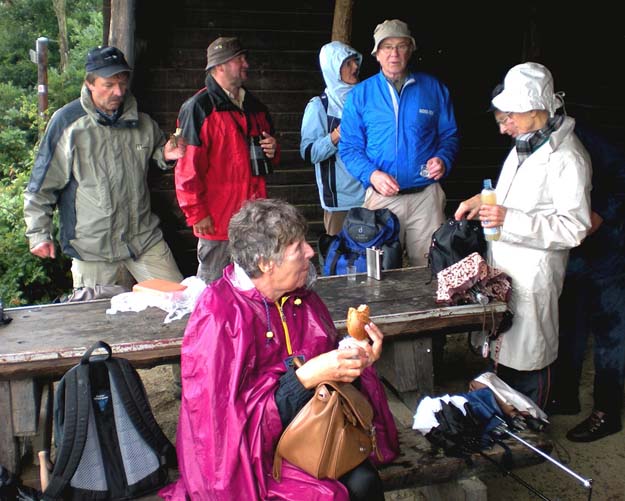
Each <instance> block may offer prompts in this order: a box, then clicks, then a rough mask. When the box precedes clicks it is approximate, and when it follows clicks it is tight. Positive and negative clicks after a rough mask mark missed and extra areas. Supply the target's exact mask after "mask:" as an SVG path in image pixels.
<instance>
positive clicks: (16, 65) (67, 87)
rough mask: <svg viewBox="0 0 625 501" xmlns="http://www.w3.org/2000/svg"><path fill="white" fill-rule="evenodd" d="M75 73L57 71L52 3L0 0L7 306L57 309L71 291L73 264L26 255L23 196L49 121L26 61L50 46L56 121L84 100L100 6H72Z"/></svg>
mask: <svg viewBox="0 0 625 501" xmlns="http://www.w3.org/2000/svg"><path fill="white" fill-rule="evenodd" d="M67 30H68V37H69V68H68V69H67V71H65V72H63V73H61V72H60V71H59V69H58V63H59V61H60V55H59V53H58V43H56V42H57V41H56V37H57V34H58V24H57V20H56V17H55V13H54V9H53V8H52V2H51V1H50V0H12V1H11V2H3V1H2V0H0V70H1V71H0V75H1V76H0V145H1V147H0V298H1V299H2V300H3V302H4V304H5V305H7V306H16V305H22V304H30V303H47V302H51V301H52V300H53V299H54V298H55V297H58V296H59V295H61V294H62V293H64V292H67V291H68V289H70V288H71V274H70V272H69V265H70V263H69V259H67V258H66V257H64V256H62V255H59V254H61V253H60V252H59V251H58V249H57V258H56V259H55V260H50V259H40V258H38V257H36V256H33V255H32V254H31V253H30V251H29V249H28V241H27V239H26V237H25V224H24V213H23V205H24V199H23V192H24V189H25V187H26V185H27V183H28V178H29V175H30V171H31V169H32V165H33V162H34V158H35V154H36V151H37V145H36V142H37V138H38V137H39V134H40V132H41V131H42V130H43V127H44V126H45V121H44V120H43V118H41V117H40V116H39V114H38V112H37V99H38V97H37V93H36V85H35V84H36V83H37V66H36V65H35V64H33V63H32V62H31V61H30V59H29V56H28V51H29V49H34V48H35V41H36V39H37V38H38V37H40V36H45V37H48V38H49V39H50V43H49V47H48V64H49V68H48V102H49V110H48V114H47V116H50V115H51V114H52V113H53V112H54V111H55V110H56V109H58V108H60V107H61V106H63V105H65V104H66V103H68V102H69V101H72V100H73V99H75V98H77V97H78V96H79V95H80V88H81V85H82V82H83V78H84V61H85V55H86V53H87V51H88V50H89V49H90V48H91V47H95V46H97V45H100V44H101V38H102V15H101V0H67Z"/></svg>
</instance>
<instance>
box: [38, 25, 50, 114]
mask: <svg viewBox="0 0 625 501" xmlns="http://www.w3.org/2000/svg"><path fill="white" fill-rule="evenodd" d="M37 96H38V98H39V106H38V111H39V116H40V117H42V118H44V117H45V115H46V111H48V39H47V38H46V37H39V38H38V39H37Z"/></svg>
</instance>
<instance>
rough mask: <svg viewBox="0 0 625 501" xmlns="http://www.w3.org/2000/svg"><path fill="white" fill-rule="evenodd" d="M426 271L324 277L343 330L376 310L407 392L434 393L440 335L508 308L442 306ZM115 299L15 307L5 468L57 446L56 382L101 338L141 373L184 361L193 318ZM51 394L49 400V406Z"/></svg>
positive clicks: (1, 398)
mask: <svg viewBox="0 0 625 501" xmlns="http://www.w3.org/2000/svg"><path fill="white" fill-rule="evenodd" d="M430 278H431V277H430V271H429V270H428V269H427V268H425V267H420V268H404V269H400V270H390V271H385V272H383V278H382V280H375V279H372V278H369V277H367V276H366V274H358V275H357V276H356V280H348V279H347V278H346V277H345V276H337V277H324V278H321V279H319V281H318V283H317V285H316V290H317V292H318V293H319V294H320V296H321V297H322V298H323V299H324V301H325V303H326V305H327V306H328V308H329V310H330V313H331V315H332V318H333V320H334V322H335V325H336V327H337V329H338V331H339V332H345V317H346V312H347V309H348V307H349V306H357V305H358V304H361V303H367V304H369V306H370V308H371V311H372V320H373V321H375V322H376V323H377V324H378V325H379V326H380V328H381V329H382V331H383V332H384V333H385V349H384V354H383V357H382V359H381V360H380V361H379V369H380V373H381V374H382V375H383V376H384V377H385V379H386V380H388V381H389V382H390V383H391V384H392V385H393V386H394V387H395V389H397V390H398V391H400V392H406V391H413V392H414V391H416V392H418V393H419V394H431V393H432V391H433V388H434V379H433V378H434V369H433V362H432V338H433V336H438V335H445V334H447V333H450V332H466V331H469V330H476V329H482V328H483V327H485V328H487V329H490V328H492V327H493V326H495V325H498V322H499V321H500V320H501V318H502V316H503V314H504V312H505V311H506V309H507V306H506V305H505V304H503V303H493V304H489V305H487V306H481V305H466V306H453V307H449V306H441V305H438V304H436V302H435V300H434V297H435V290H436V289H435V287H436V282H432V281H431V280H430ZM109 306H110V301H109V300H98V301H90V302H84V303H65V304H55V305H45V306H32V307H23V308H13V309H7V310H6V312H7V314H8V315H9V316H10V317H11V318H12V319H13V321H12V322H11V323H9V324H8V325H5V326H2V327H0V337H1V339H2V343H0V402H2V403H3V405H2V406H0V420H1V421H2V422H3V423H7V425H6V426H2V427H0V462H1V463H2V464H4V465H5V466H6V467H7V468H9V469H10V470H12V471H15V472H19V469H20V459H21V457H20V446H19V442H18V439H19V438H21V437H33V436H35V435H39V437H40V438H41V442H40V443H41V444H42V446H43V447H45V444H46V443H49V435H50V433H49V430H50V419H51V416H50V409H51V403H52V399H51V392H50V385H49V384H48V383H50V382H51V381H54V380H56V379H58V378H60V377H61V376H62V375H63V374H64V373H65V372H66V371H67V370H68V369H70V368H71V367H72V366H74V365H75V364H77V363H78V362H79V360H80V357H81V356H82V354H83V353H84V351H85V350H86V349H87V348H88V347H89V346H91V345H92V344H93V343H94V342H96V341H98V340H103V341H106V342H107V343H109V344H110V345H111V346H112V348H113V351H114V353H115V355H116V356H123V357H125V358H128V359H130V360H131V361H132V362H133V365H135V366H136V367H137V368H145V367H154V366H156V365H159V364H166V363H172V362H176V361H177V360H179V356H180V344H181V342H182V337H183V334H184V329H185V327H186V323H187V319H188V317H185V318H183V319H181V320H177V321H174V322H172V323H169V324H164V323H163V320H164V318H165V316H166V314H165V312H163V311H161V310H158V309H156V308H148V309H147V310H144V311H142V312H139V313H118V314H115V315H108V314H106V310H107V308H109ZM42 397H43V400H42Z"/></svg>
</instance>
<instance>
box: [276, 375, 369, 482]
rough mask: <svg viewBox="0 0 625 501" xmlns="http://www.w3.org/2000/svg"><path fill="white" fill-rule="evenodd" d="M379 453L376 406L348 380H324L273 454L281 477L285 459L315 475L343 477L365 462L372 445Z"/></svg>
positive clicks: (320, 476)
mask: <svg viewBox="0 0 625 501" xmlns="http://www.w3.org/2000/svg"><path fill="white" fill-rule="evenodd" d="M372 450H375V452H376V454H377V455H378V457H379V456H380V453H379V451H378V449H377V444H376V439H375V427H374V426H373V409H372V408H371V404H369V402H368V400H367V399H366V398H365V396H364V395H363V394H362V393H360V392H359V391H358V390H357V389H356V388H355V387H354V386H353V385H351V384H349V383H337V382H334V381H324V382H322V383H320V384H319V385H318V386H317V388H316V390H315V395H314V396H313V397H312V398H311V399H310V400H309V401H308V403H307V404H306V405H305V406H304V407H302V409H301V410H300V411H299V412H298V414H297V416H295V418H293V421H291V423H289V425H288V426H287V427H286V429H285V430H284V432H283V433H282V436H281V437H280V440H279V441H278V445H277V447H276V452H275V455H274V460H273V477H274V478H275V479H276V480H278V481H279V480H280V475H281V469H282V459H283V458H284V459H286V460H287V461H288V462H289V463H291V464H293V465H295V466H298V467H299V468H301V469H302V470H304V471H305V472H307V473H309V474H310V475H312V476H313V477H315V478H334V479H336V478H339V477H341V476H342V475H344V474H345V473H347V472H348V471H350V470H353V469H354V468H355V467H356V466H358V465H359V464H360V463H362V462H363V461H364V460H365V459H367V457H368V456H369V454H371V451H372Z"/></svg>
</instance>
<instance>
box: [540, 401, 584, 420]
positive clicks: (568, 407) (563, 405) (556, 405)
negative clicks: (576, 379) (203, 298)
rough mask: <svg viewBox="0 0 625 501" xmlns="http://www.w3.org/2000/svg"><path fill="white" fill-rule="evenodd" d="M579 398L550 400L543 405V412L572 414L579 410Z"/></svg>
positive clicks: (552, 414)
mask: <svg viewBox="0 0 625 501" xmlns="http://www.w3.org/2000/svg"><path fill="white" fill-rule="evenodd" d="M581 410H582V409H581V406H580V405H579V400H577V399H570V400H569V399H557V398H554V399H553V400H550V401H549V402H548V403H547V405H546V406H545V412H546V413H547V415H549V416H558V415H559V416H573V415H575V414H579V413H580V411H581Z"/></svg>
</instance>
